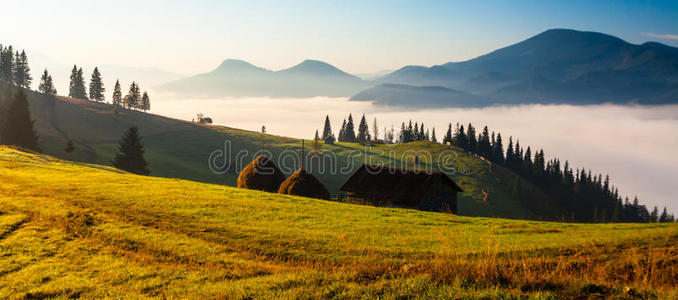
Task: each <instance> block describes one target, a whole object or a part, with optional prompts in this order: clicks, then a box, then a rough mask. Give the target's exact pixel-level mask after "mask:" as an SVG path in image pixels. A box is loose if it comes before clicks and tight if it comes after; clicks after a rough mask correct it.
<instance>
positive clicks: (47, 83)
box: [38, 69, 57, 96]
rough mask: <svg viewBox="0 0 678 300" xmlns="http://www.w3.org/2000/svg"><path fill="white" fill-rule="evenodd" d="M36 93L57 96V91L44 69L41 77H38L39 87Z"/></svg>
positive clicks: (50, 76)
mask: <svg viewBox="0 0 678 300" xmlns="http://www.w3.org/2000/svg"><path fill="white" fill-rule="evenodd" d="M38 92H41V93H43V94H45V95H52V96H54V95H56V94H57V90H56V88H54V81H53V80H52V75H49V73H48V72H47V69H45V72H43V73H42V76H41V77H40V86H38Z"/></svg>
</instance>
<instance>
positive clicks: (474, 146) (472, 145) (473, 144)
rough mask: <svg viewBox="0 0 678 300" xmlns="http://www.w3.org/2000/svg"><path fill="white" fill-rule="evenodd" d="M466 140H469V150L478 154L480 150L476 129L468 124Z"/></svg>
mask: <svg viewBox="0 0 678 300" xmlns="http://www.w3.org/2000/svg"><path fill="white" fill-rule="evenodd" d="M466 138H467V139H468V144H467V149H466V150H468V151H471V152H476V151H477V150H478V139H477V138H476V129H475V128H474V127H473V125H471V123H468V127H467V128H466Z"/></svg>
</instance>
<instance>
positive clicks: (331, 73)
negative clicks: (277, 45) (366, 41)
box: [158, 59, 369, 98]
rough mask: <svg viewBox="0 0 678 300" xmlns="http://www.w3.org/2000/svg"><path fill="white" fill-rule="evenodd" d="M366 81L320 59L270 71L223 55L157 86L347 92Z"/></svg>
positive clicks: (213, 92) (191, 90) (250, 92)
mask: <svg viewBox="0 0 678 300" xmlns="http://www.w3.org/2000/svg"><path fill="white" fill-rule="evenodd" d="M368 86H369V84H368V83H367V82H366V81H364V80H362V79H360V78H358V77H357V76H354V75H351V74H349V73H347V72H344V71H342V70H340V69H339V68H337V67H335V66H333V65H331V64H328V63H326V62H323V61H319V60H313V59H306V60H304V61H302V62H300V63H298V64H296V65H294V66H291V67H289V68H286V69H283V70H279V71H272V70H268V69H265V68H262V67H259V66H256V65H254V64H252V63H249V62H247V61H244V60H240V59H226V60H224V61H223V62H222V63H221V64H220V65H219V66H218V67H217V68H216V69H214V70H213V71H210V72H207V73H202V74H198V75H195V76H191V77H187V78H183V79H179V80H175V81H172V82H169V83H166V84H163V85H161V86H159V87H158V89H160V90H166V91H171V92H177V93H179V94H190V95H207V96H217V97H224V96H225V97H229V96H236V97H237V96H268V97H274V98H277V97H315V96H329V97H342V96H351V95H353V94H355V93H357V92H358V91H360V90H361V89H364V88H366V87H368Z"/></svg>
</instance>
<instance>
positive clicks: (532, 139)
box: [152, 94, 678, 212]
mask: <svg viewBox="0 0 678 300" xmlns="http://www.w3.org/2000/svg"><path fill="white" fill-rule="evenodd" d="M153 98H154V99H158V100H155V101H153V103H152V106H153V108H152V112H153V113H156V114H160V115H165V116H169V117H174V118H179V119H184V120H192V119H193V118H194V117H195V115H196V114H197V113H203V114H205V115H206V116H209V117H211V118H212V119H213V120H214V122H215V124H219V125H225V126H229V127H235V128H241V129H249V130H256V131H258V130H260V129H261V126H262V125H265V126H266V129H267V132H268V133H270V134H276V135H283V136H292V137H298V138H308V139H310V138H313V136H314V133H315V131H316V130H319V131H322V127H323V121H324V119H325V115H329V117H330V120H331V123H332V130H333V131H334V133H335V135H336V134H337V133H338V131H339V128H340V127H341V123H342V121H343V119H345V118H346V117H347V116H348V114H349V113H352V114H353V118H354V121H355V122H356V127H357V125H358V122H359V121H360V118H361V116H362V114H365V115H366V118H367V120H368V121H369V125H370V129H371V128H372V122H373V120H374V118H375V117H376V118H377V122H378V124H379V130H380V132H381V133H383V131H384V128H385V127H388V128H390V127H391V126H393V127H394V128H395V130H396V132H397V131H398V130H399V128H400V124H401V123H402V122H407V121H409V120H412V121H413V122H418V123H422V122H423V123H424V124H425V126H426V128H432V127H435V129H436V135H437V137H438V138H439V139H441V138H442V137H443V136H444V134H445V131H446V130H447V124H448V123H452V124H453V125H454V124H455V123H456V122H459V123H461V124H468V123H469V122H471V123H473V125H474V127H476V131H478V132H480V131H481V130H482V128H483V127H484V126H485V125H487V126H488V127H489V129H490V131H498V132H501V133H502V137H503V139H504V146H506V145H507V144H508V137H509V136H513V137H514V142H515V140H516V139H519V140H520V144H521V146H523V147H525V148H527V146H528V145H529V146H532V148H533V150H534V149H539V148H543V149H544V152H545V154H546V156H547V158H552V157H558V158H560V159H561V160H562V161H563V163H564V161H565V160H569V162H570V165H571V166H572V167H573V168H582V167H583V168H586V169H592V170H593V171H594V172H595V173H602V174H603V175H605V174H609V175H610V177H611V181H612V183H613V184H614V185H615V186H617V187H618V188H619V191H620V193H621V194H622V195H628V196H629V197H630V198H631V199H632V198H633V196H634V195H637V196H638V197H639V199H640V201H641V203H643V204H646V205H647V206H648V209H650V210H651V209H652V207H653V206H655V205H656V206H659V207H660V209H661V207H664V206H666V207H667V208H668V209H669V210H670V211H671V212H678V200H676V199H675V195H676V192H675V185H676V183H678V181H677V178H678V158H677V157H676V153H678V135H677V133H678V105H671V106H620V105H594V106H571V105H522V106H514V107H488V108H478V109H433V110H431V109H426V110H408V109H402V108H389V107H381V106H374V105H372V104H371V103H369V102H352V101H348V100H347V99H346V98H324V97H316V98H307V99H271V98H238V99H186V98H184V99H177V98H173V97H171V95H160V94H155V95H154V97H153ZM533 153H534V152H533Z"/></svg>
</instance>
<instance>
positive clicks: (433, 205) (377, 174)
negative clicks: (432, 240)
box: [340, 165, 463, 213]
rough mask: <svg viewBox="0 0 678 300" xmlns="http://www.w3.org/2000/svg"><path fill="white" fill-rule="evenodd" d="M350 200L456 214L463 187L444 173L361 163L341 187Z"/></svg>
mask: <svg viewBox="0 0 678 300" xmlns="http://www.w3.org/2000/svg"><path fill="white" fill-rule="evenodd" d="M340 190H341V191H344V192H346V198H345V200H346V201H347V202H351V203H359V204H369V205H379V206H395V207H408V208H416V209H420V210H426V211H442V212H452V213H457V193H459V192H462V191H463V190H462V189H461V188H460V187H459V186H458V185H457V184H456V183H455V182H454V181H453V180H452V179H450V177H448V176H447V175H445V173H442V172H423V171H416V170H412V169H399V168H391V167H383V166H382V167H377V166H370V165H362V166H361V167H360V168H359V169H358V170H357V171H356V172H355V173H354V174H353V175H352V176H351V177H350V178H349V179H348V180H347V181H346V183H344V185H343V186H342V187H341V188H340Z"/></svg>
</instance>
